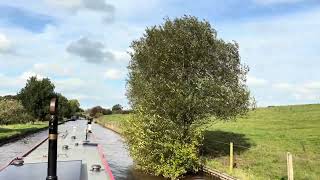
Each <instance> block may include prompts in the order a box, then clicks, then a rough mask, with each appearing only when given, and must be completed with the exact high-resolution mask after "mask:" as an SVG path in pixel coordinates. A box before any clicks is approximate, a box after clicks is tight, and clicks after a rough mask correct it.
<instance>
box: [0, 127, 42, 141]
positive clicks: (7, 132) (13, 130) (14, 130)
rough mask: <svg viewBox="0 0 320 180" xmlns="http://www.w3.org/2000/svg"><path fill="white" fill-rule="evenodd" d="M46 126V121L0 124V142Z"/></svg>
mask: <svg viewBox="0 0 320 180" xmlns="http://www.w3.org/2000/svg"><path fill="white" fill-rule="evenodd" d="M46 126H48V122H35V123H34V124H31V123H27V124H12V125H1V126H0V143H1V142H2V141H4V140H7V139H9V138H11V137H16V136H19V135H23V134H26V133H29V132H34V131H37V130H39V129H41V128H44V127H46Z"/></svg>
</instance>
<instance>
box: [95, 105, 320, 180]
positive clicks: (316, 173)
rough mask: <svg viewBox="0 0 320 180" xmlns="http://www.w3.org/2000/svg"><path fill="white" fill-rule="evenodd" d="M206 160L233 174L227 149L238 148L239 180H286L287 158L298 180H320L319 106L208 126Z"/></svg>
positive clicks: (260, 112) (120, 118)
mask: <svg viewBox="0 0 320 180" xmlns="http://www.w3.org/2000/svg"><path fill="white" fill-rule="evenodd" d="M128 117H129V115H121V114H116V115H107V116H103V117H100V118H99V121H100V122H102V123H111V124H114V125H115V126H116V127H117V128H118V129H120V130H121V124H122V123H123V122H124V121H125V120H126V119H127V118H128ZM204 135H205V139H204V146H203V151H202V157H203V159H204V162H205V163H206V165H207V166H208V167H211V168H214V169H218V170H220V171H223V172H226V173H230V172H229V171H228V169H229V159H228V157H229V156H228V155H229V143H230V142H233V143H234V152H235V168H234V170H233V172H232V173H231V174H232V175H234V176H237V177H239V178H240V179H254V180H259V179H261V180H262V179H263V180H267V179H272V180H274V179H286V178H287V177H286V175H287V169H286V153H287V152H291V153H292V155H293V168H294V177H295V179H299V180H317V179H320V105H297V106H282V107H270V108H259V109H257V110H255V111H251V112H249V114H248V115H247V116H246V117H243V118H239V119H237V120H236V121H229V122H223V121H215V122H211V123H209V124H208V125H207V126H206V131H205V134H204Z"/></svg>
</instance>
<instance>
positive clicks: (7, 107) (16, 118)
mask: <svg viewBox="0 0 320 180" xmlns="http://www.w3.org/2000/svg"><path fill="white" fill-rule="evenodd" d="M33 121H35V118H33V117H32V116H31V115H30V114H28V113H27V111H26V110H25V108H24V107H23V106H22V104H21V102H19V101H18V100H14V99H0V124H16V123H26V122H33Z"/></svg>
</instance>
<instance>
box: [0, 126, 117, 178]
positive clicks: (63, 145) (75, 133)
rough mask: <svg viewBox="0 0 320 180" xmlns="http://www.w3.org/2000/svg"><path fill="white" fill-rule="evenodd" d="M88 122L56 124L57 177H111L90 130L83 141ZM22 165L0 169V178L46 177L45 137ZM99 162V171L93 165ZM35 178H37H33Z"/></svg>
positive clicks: (46, 151)
mask: <svg viewBox="0 0 320 180" xmlns="http://www.w3.org/2000/svg"><path fill="white" fill-rule="evenodd" d="M86 127H87V121H84V120H78V121H77V122H72V121H71V122H68V123H66V124H64V125H60V126H59V129H58V131H59V135H58V148H57V149H58V153H57V155H58V157H57V160H58V163H57V174H58V179H63V180H102V179H114V178H113V176H112V173H111V171H110V168H109V167H108V164H107V162H106V160H105V157H104V155H103V153H102V149H101V146H100V145H99V144H98V143H97V142H96V141H95V137H94V135H93V133H94V132H93V133H89V134H88V141H85V138H86V133H85V130H86ZM93 131H94V130H93ZM26 154H27V155H26V156H25V157H24V158H23V160H24V164H23V165H22V166H15V165H9V166H8V167H7V168H5V169H4V170H3V171H1V172H0V180H2V179H3V180H4V179H5V180H11V179H12V180H15V179H26V177H28V178H27V179H30V180H31V179H45V178H46V175H47V161H48V157H47V155H48V140H47V141H45V142H44V143H42V144H41V145H40V146H39V147H37V148H36V149H34V150H32V151H31V152H27V153H26ZM94 165H98V166H99V165H100V166H101V170H100V171H94V170H93V169H92V166H94ZM35 177H37V178H35Z"/></svg>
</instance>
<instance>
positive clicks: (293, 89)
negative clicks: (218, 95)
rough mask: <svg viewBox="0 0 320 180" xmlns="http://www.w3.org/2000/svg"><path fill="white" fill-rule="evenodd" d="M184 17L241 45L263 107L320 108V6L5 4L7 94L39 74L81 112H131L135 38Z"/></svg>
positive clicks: (260, 1) (167, 1) (3, 83)
mask: <svg viewBox="0 0 320 180" xmlns="http://www.w3.org/2000/svg"><path fill="white" fill-rule="evenodd" d="M183 15H192V16H196V17H198V18H199V19H200V20H207V21H209V22H210V24H211V26H212V27H213V28H214V29H215V30H217V32H218V37H219V38H221V39H224V40H225V41H233V40H235V41H236V42H238V43H239V46H240V56H241V59H242V63H244V64H246V65H248V66H249V68H250V71H249V73H248V77H247V84H248V87H249V89H250V92H251V94H252V96H254V97H255V99H256V100H257V103H258V106H271V105H287V104H307V103H308V104H309V103H319V98H320V71H319V68H320V41H319V38H320V21H319V19H320V1H318V0H241V1H240V0H238V1H237V0H224V1H221V0H199V1H193V0H135V1H132V0H110V1H108V0H28V1H25V0H1V1H0V96H3V95H8V94H16V93H17V92H19V90H20V89H21V88H23V87H24V85H25V83H26V80H27V79H28V78H29V77H30V76H34V75H36V76H37V77H38V78H44V77H48V78H50V79H51V80H52V82H53V83H54V84H55V86H56V91H57V92H60V93H62V94H63V95H65V96H66V97H67V98H69V99H73V98H76V99H78V100H79V101H80V103H81V106H82V107H83V108H89V107H92V106H95V105H101V106H103V107H107V108H109V107H111V106H112V105H114V104H118V103H119V104H122V105H123V106H124V107H126V108H128V101H127V98H126V95H125V94H126V79H127V65H128V63H129V61H130V56H129V55H128V52H130V48H129V47H130V44H131V42H132V41H133V40H137V39H139V37H141V36H142V35H143V33H144V30H145V29H146V28H147V27H150V26H152V25H158V24H161V23H162V22H163V19H164V18H167V17H169V18H171V19H172V18H176V17H181V16H183Z"/></svg>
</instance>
